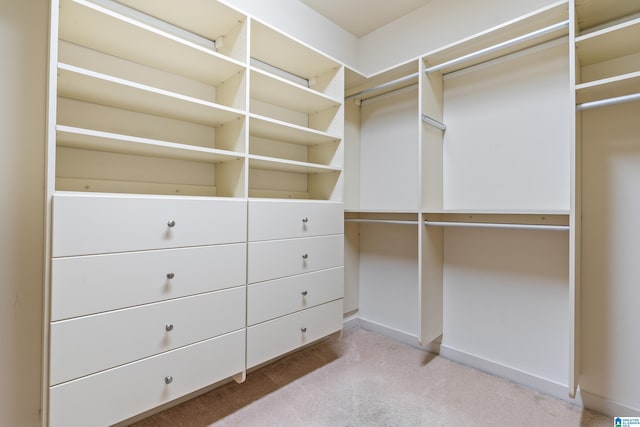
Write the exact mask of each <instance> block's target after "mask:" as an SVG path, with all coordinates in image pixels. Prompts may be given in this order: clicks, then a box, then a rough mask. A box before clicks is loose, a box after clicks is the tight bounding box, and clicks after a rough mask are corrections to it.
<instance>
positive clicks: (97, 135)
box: [56, 125, 244, 163]
mask: <svg viewBox="0 0 640 427" xmlns="http://www.w3.org/2000/svg"><path fill="white" fill-rule="evenodd" d="M58 132H59V133H64V134H69V135H75V136H77V137H85V138H89V139H91V140H93V141H94V143H95V144H94V147H93V148H92V147H91V144H87V149H94V150H98V151H109V152H117V153H123V154H136V155H140V154H142V155H147V156H152V157H164V158H179V159H184V160H195V161H202V162H212V163H219V162H224V161H229V160H237V159H240V158H244V154H243V153H239V152H235V151H225V150H220V149H216V148H207V147H199V146H196V145H186V144H180V143H175V142H169V141H161V140H155V139H149V138H141V137H137V136H130V135H122V134H117V133H111V132H103V131H98V130H92V129H84V128H77V127H73V126H65V125H57V126H56V133H58ZM109 141H112V143H116V144H118V143H120V144H125V145H131V148H132V149H130V150H126V149H120V150H116V149H109V148H110V147H108V144H109ZM101 142H102V143H101ZM58 145H61V146H67V147H74V148H85V147H83V146H82V144H81V143H78V144H68V145H65V144H58ZM136 145H138V146H139V147H140V148H138V149H136V148H135V146H136ZM154 148H155V149H157V150H158V152H157V153H153V152H152V151H153V149H154ZM172 154H173V155H172Z"/></svg>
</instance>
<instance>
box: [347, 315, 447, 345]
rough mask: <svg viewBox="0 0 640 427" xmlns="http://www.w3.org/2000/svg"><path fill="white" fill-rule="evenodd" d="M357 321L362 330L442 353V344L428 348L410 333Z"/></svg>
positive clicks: (378, 324)
mask: <svg viewBox="0 0 640 427" xmlns="http://www.w3.org/2000/svg"><path fill="white" fill-rule="evenodd" d="M356 320H357V325H358V326H360V327H361V328H362V329H366V330H368V331H371V332H376V333H379V334H380V335H384V336H387V337H389V338H393V339H395V340H396V341H399V342H401V343H403V344H407V345H410V346H411V347H415V348H419V349H421V350H424V351H428V352H429V353H435V354H438V352H439V351H440V344H439V343H437V342H432V343H429V344H428V345H426V346H421V345H420V344H419V342H418V337H417V336H415V335H413V334H410V333H409V332H405V331H400V330H398V329H394V328H390V327H388V326H385V325H382V324H380V323H376V322H372V321H370V320H366V319H363V318H361V317H359V318H357V319H356Z"/></svg>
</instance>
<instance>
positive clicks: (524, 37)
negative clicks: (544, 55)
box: [424, 20, 569, 74]
mask: <svg viewBox="0 0 640 427" xmlns="http://www.w3.org/2000/svg"><path fill="white" fill-rule="evenodd" d="M568 26H569V20H566V21H562V22H559V23H557V24H553V25H550V26H548V27H545V28H541V29H539V30H536V31H532V32H531V33H527V34H523V35H521V36H518V37H515V38H513V39H511V40H507V41H504V42H501V43H498V44H495V45H493V46H489V47H486V48H484V49H480V50H478V51H475V52H472V53H469V54H467V55H463V56H460V57H458V58H455V59H452V60H449V61H447V62H443V63H442V64H438V65H434V66H433V67H429V68H427V69H425V70H424V72H425V73H427V74H428V73H431V72H433V71H439V70H442V69H444V68H448V67H451V66H454V65H458V64H460V63H463V62H465V61H469V60H472V59H477V58H479V57H482V56H484V55H486V54H488V53H493V52H497V51H499V50H501V49H505V48H508V47H511V46H515V45H518V44H520V43H523V42H525V41H529V40H533V39H535V38H538V37H542V36H544V35H547V34H549V33H553V32H554V31H558V30H560V29H562V28H565V27H568ZM527 47H530V46H527ZM509 53H513V52H509ZM491 59H493V58H491Z"/></svg>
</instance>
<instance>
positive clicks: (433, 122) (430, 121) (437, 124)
mask: <svg viewBox="0 0 640 427" xmlns="http://www.w3.org/2000/svg"><path fill="white" fill-rule="evenodd" d="M422 121H423V122H425V123H427V124H430V125H431V126H433V127H436V128H438V129H440V130H441V131H445V130H447V126H446V125H445V124H444V123H442V122H440V121H438V120H436V119H434V118H433V117H429V116H427V115H426V114H424V113H423V114H422Z"/></svg>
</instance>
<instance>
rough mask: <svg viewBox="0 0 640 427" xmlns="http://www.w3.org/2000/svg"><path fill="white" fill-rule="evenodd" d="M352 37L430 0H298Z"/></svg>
mask: <svg viewBox="0 0 640 427" xmlns="http://www.w3.org/2000/svg"><path fill="white" fill-rule="evenodd" d="M300 1H301V2H302V3H304V4H306V5H307V6H309V7H311V8H312V9H314V10H315V11H316V12H318V13H320V14H321V15H323V16H325V17H326V18H328V19H329V20H330V21H333V22H334V23H335V24H336V25H338V26H340V27H342V28H344V29H345V30H347V31H348V32H350V33H351V34H353V35H354V36H356V37H358V38H359V37H362V36H364V35H366V34H368V33H370V32H371V31H373V30H375V29H377V28H380V27H382V26H384V25H386V24H388V23H389V22H392V21H395V20H396V19H398V18H400V17H401V16H404V15H406V14H407V13H409V12H412V11H414V10H416V9H417V8H419V7H421V6H423V5H425V4H427V3H429V2H430V1H431V0H300Z"/></svg>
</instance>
